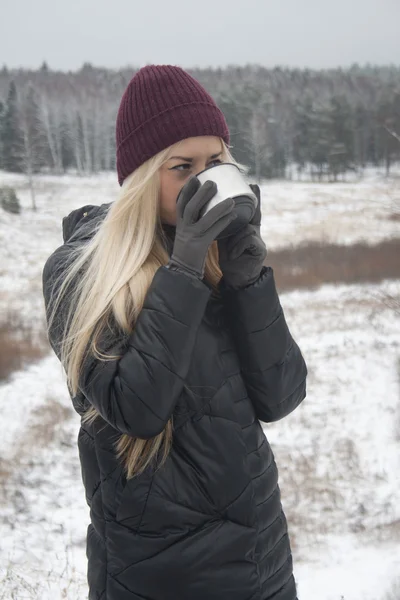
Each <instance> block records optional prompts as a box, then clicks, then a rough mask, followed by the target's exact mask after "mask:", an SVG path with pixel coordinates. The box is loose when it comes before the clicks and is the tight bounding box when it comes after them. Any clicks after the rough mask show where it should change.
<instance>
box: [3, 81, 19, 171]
mask: <svg viewBox="0 0 400 600" xmlns="http://www.w3.org/2000/svg"><path fill="white" fill-rule="evenodd" d="M2 146H3V168H4V169H5V170H6V171H13V172H14V173H22V172H23V170H24V162H23V156H24V146H23V137H22V133H21V129H20V126H19V114H18V105H17V88H16V86H15V83H14V81H11V83H10V87H9V90H8V96H7V102H6V108H5V113H4V118H3V127H2Z"/></svg>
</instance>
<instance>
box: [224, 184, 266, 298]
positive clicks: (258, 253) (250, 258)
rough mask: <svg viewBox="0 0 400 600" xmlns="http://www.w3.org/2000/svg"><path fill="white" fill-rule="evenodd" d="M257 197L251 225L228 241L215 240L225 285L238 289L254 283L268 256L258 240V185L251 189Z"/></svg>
mask: <svg viewBox="0 0 400 600" xmlns="http://www.w3.org/2000/svg"><path fill="white" fill-rule="evenodd" d="M250 187H251V189H252V190H253V192H254V193H255V195H256V196H257V208H256V212H255V213H254V216H253V218H252V220H251V221H250V223H249V224H248V225H246V226H245V227H243V228H242V229H240V230H239V231H238V232H237V233H236V234H234V235H233V236H230V237H228V238H224V239H221V240H218V252H219V265H220V268H221V271H222V274H223V278H224V281H225V283H226V284H227V285H229V286H230V287H234V288H241V287H245V286H247V285H250V284H251V283H254V282H255V281H257V279H258V277H259V276H260V273H261V269H262V267H263V263H264V260H265V258H266V256H267V248H266V246H265V243H264V241H263V239H262V238H261V234H260V228H261V194H260V188H259V186H258V185H250Z"/></svg>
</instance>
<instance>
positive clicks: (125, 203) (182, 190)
mask: <svg viewBox="0 0 400 600" xmlns="http://www.w3.org/2000/svg"><path fill="white" fill-rule="evenodd" d="M228 144H229V132H228V128H227V125H226V121H225V119H224V116H223V114H222V113H221V112H220V110H219V109H218V107H217V106H216V104H215V102H214V101H213V100H212V98H211V97H210V95H209V94H208V93H207V92H206V91H205V90H204V88H203V87H201V86H200V84H199V83H198V82H197V81H196V80H194V79H193V78H192V77H191V76H190V75H189V74H188V73H186V72H185V71H183V70H182V69H180V68H178V67H175V66H169V65H164V66H155V65H150V66H147V67H145V68H143V69H141V70H140V71H139V72H138V73H137V74H136V75H135V76H134V77H133V79H132V80H131V82H130V83H129V85H128V87H127V89H126V91H125V93H124V95H123V97H122V100H121V105H120V108H119V112H118V116H117V170H118V179H119V183H120V185H121V186H122V189H121V193H120V195H119V197H118V199H117V200H116V201H115V202H112V203H110V204H104V205H102V206H100V207H95V206H83V207H82V208H81V209H78V210H75V211H73V212H72V213H70V214H69V215H68V216H67V217H65V218H64V219H63V235H64V244H63V245H62V246H61V247H59V248H58V249H57V250H55V252H54V253H53V254H52V255H51V256H50V257H49V258H48V260H47V262H46V264H45V266H44V269H43V292H44V298H45V305H46V314H47V318H48V333H49V340H50V343H51V345H52V347H53V349H54V351H55V352H56V354H57V356H58V357H59V359H60V360H61V362H62V364H63V366H64V368H65V370H66V374H67V383H68V388H69V391H70V394H71V398H72V401H73V404H74V407H75V409H76V410H77V411H78V413H79V414H80V415H81V416H82V420H81V429H80V433H79V437H78V444H79V453H80V460H81V464H82V476H83V482H84V486H85V491H86V498H87V502H88V504H89V506H90V517H91V523H90V525H89V526H88V530H87V558H88V583H89V589H90V592H89V598H90V599H91V600H94V599H95V598H96V599H98V600H100V599H102V600H134V599H135V600H137V599H141V600H144V599H146V600H267V599H268V600H272V599H274V600H295V598H296V586H295V580H294V577H293V573H292V556H291V550H290V542H289V538H288V532H287V522H286V518H285V515H284V513H283V511H282V505H281V499H280V490H279V485H278V472H277V467H276V464H275V461H274V455H273V452H272V450H271V448H270V445H269V443H268V441H267V439H266V437H265V435H264V432H263V429H262V427H261V424H260V422H259V420H262V421H264V422H267V423H268V422H272V421H277V420H278V419H281V418H282V417H284V416H286V415H287V414H289V413H290V412H291V411H293V410H294V409H295V408H296V406H298V404H299V403H300V402H301V401H302V400H303V398H304V397H305V395H306V383H305V381H306V375H307V369H306V365H305V362H304V359H303V357H302V355H301V352H300V350H299V347H298V346H297V344H296V342H295V341H294V340H293V338H292V336H291V334H290V332H289V329H288V327H287V325H286V322H285V317H284V314H283V312H282V308H281V306H280V302H279V298H278V295H277V292H276V288H275V284H274V276H273V271H272V269H271V268H270V267H268V266H263V262H264V260H265V257H266V249H265V245H264V243H263V241H262V239H261V237H260V221H261V212H260V199H259V189H258V187H257V186H254V187H253V189H254V191H255V192H256V193H257V195H258V209H257V212H256V215H255V217H254V218H253V221H252V222H251V223H250V224H249V225H248V226H246V228H245V229H242V230H241V231H240V232H239V233H238V234H236V235H234V236H231V237H228V238H226V237H225V238H223V239H221V240H220V239H218V241H216V238H217V237H218V236H219V234H220V233H221V232H222V231H224V229H225V228H226V227H227V225H228V224H229V223H230V222H231V220H232V219H233V218H234V217H235V214H234V204H233V201H232V200H231V199H228V200H225V201H224V202H222V203H220V204H219V205H217V206H215V207H214V208H213V209H212V210H210V211H209V212H208V213H207V214H206V215H205V216H203V217H200V216H199V214H200V212H201V208H202V207H203V206H205V205H206V204H207V203H208V202H209V201H210V199H211V198H212V197H213V196H214V194H215V192H216V186H215V184H213V183H211V182H207V183H205V184H204V185H201V186H200V183H199V182H198V180H197V179H196V178H194V177H192V176H193V175H195V174H196V173H198V172H200V171H202V170H203V169H205V168H206V167H208V166H210V165H214V164H219V163H220V162H223V161H233V158H232V156H231V155H230V153H229V149H228ZM177 198H178V200H177Z"/></svg>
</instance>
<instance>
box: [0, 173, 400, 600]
mask: <svg viewBox="0 0 400 600" xmlns="http://www.w3.org/2000/svg"><path fill="white" fill-rule="evenodd" d="M5 183H10V184H12V185H15V186H16V188H17V191H18V194H19V196H20V198H21V201H22V204H23V206H24V207H25V208H26V210H24V211H23V212H22V214H21V215H20V216H13V215H9V214H7V213H5V212H4V211H1V210H0V238H1V240H2V244H1V247H0V251H1V253H2V254H1V257H0V309H1V310H3V309H6V308H9V307H11V308H12V309H13V310H15V311H17V312H18V313H21V314H22V316H23V320H24V321H26V323H27V324H32V325H33V326H36V327H37V328H40V327H42V326H43V324H44V315H43V304H42V297H41V270H42V268H43V264H44V261H45V260H46V258H47V257H48V255H49V254H50V253H51V251H52V250H53V249H54V248H56V247H57V246H58V245H59V244H60V243H61V218H62V217H63V216H64V215H65V214H67V213H68V212H69V211H71V210H73V209H74V208H77V207H78V206H82V205H84V204H90V203H93V204H101V203H103V202H110V201H111V200H113V199H114V198H115V197H116V194H117V193H118V185H117V184H116V182H115V176H114V175H109V174H105V175H100V176H97V177H93V178H89V177H88V178H78V177H72V176H68V177H64V178H61V177H51V176H48V177H40V179H39V181H38V182H37V188H38V191H37V205H38V212H37V213H32V212H31V211H30V210H28V207H29V197H28V192H27V189H26V186H25V183H24V180H23V178H22V177H19V176H14V175H9V174H4V173H0V185H3V184H5ZM262 193H263V235H264V238H265V240H266V242H267V245H268V247H269V248H278V247H283V246H287V245H289V244H293V245H296V244H299V243H301V242H303V241H304V240H325V241H333V242H338V243H347V244H350V243H354V242H356V241H360V240H364V241H368V242H369V243H376V242H379V241H381V240H382V239H386V238H389V237H393V236H396V237H400V223H399V221H395V220H391V219H390V218H389V217H390V215H391V214H392V213H393V212H395V209H394V205H396V203H397V207H398V206H399V196H400V179H396V178H392V179H389V180H385V179H384V178H382V177H379V176H376V174H374V173H372V172H370V173H369V174H367V177H365V179H364V180H363V181H361V182H359V183H347V184H346V183H338V184H333V185H329V184H311V183H305V182H302V183H289V182H269V183H266V184H265V185H264V186H263V187H262ZM3 240H4V241H3ZM388 297H391V298H397V300H398V302H399V301H400V281H390V280H387V281H383V282H381V283H379V284H374V285H371V284H362V285H324V286H322V287H321V288H320V289H318V290H316V291H308V290H301V291H292V292H290V293H285V294H281V302H282V305H283V307H284V310H285V313H286V317H287V320H288V322H289V326H290V328H291V330H292V333H293V335H294V337H295V339H296V340H297V341H298V343H299V345H300V347H301V349H302V351H303V354H304V356H305V358H306V361H307V365H308V369H309V377H308V390H307V398H306V399H305V400H304V402H303V403H302V405H301V406H300V407H299V408H298V409H297V410H296V411H294V413H292V414H291V415H289V416H288V417H286V418H285V419H283V420H281V421H278V422H277V423H274V424H268V425H265V431H266V434H267V436H268V438H269V440H270V442H271V445H272V448H273V450H274V453H275V456H276V460H277V464H278V468H279V472H280V487H281V492H282V502H283V505H284V508H285V511H286V514H287V517H288V523H289V533H290V534H291V540H292V548H293V556H294V572H295V577H296V580H297V584H298V595H299V600H398V598H399V597H400V581H399V580H396V575H397V577H398V576H399V575H400V485H399V484H400V479H399V475H400V452H399V451H400V315H399V314H398V313H397V314H396V312H395V311H394V310H393V308H392V307H391V306H390V302H388V301H387V298H388ZM0 419H1V422H2V425H3V427H2V436H1V439H0V456H1V460H0V498H2V502H3V505H2V520H1V525H0V539H1V543H0V545H1V562H0V599H2V600H3V599H4V600H6V599H7V600H8V599H11V598H18V600H20V599H21V600H23V599H25V598H29V599H35V600H36V599H37V600H39V599H40V600H61V599H64V598H66V599H68V600H82V599H83V598H84V597H85V595H86V593H87V591H86V580H85V578H86V556H85V536H86V527H87V524H88V522H89V515H88V507H87V505H86V503H85V500H84V492H83V485H82V482H81V478H80V465H79V459H78V452H77V446H76V436H77V433H78V429H79V418H78V416H77V415H76V414H75V413H74V412H73V410H72V408H71V406H70V400H69V396H68V393H67V390H66V386H65V378H64V375H63V372H62V369H61V366H60V364H59V362H58V360H57V358H56V357H55V356H54V354H53V353H52V352H50V351H49V354H48V356H46V357H45V358H44V359H42V360H41V361H39V362H37V363H36V364H33V365H30V366H28V367H27V368H25V369H24V370H22V371H18V372H15V373H14V374H13V375H12V376H11V378H10V380H9V381H8V382H6V383H5V384H3V385H2V386H1V387H0ZM394 586H397V591H396V592H391V590H392V588H394ZM390 593H391V595H390Z"/></svg>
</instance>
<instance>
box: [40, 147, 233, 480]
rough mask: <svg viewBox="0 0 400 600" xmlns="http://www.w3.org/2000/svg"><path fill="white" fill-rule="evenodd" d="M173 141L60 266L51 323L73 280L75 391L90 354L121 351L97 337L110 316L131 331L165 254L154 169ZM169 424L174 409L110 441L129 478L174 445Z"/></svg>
mask: <svg viewBox="0 0 400 600" xmlns="http://www.w3.org/2000/svg"><path fill="white" fill-rule="evenodd" d="M220 141H221V144H222V160H223V162H233V163H235V160H234V158H233V157H232V155H231V153H230V151H229V148H228V147H227V145H226V144H225V142H224V141H223V140H222V139H220ZM178 144H179V142H178ZM178 144H174V145H173V146H170V147H169V148H166V149H165V150H163V151H161V152H160V153H158V154H157V155H155V156H154V157H152V158H150V159H149V160H148V161H146V162H145V163H144V164H143V165H141V166H140V167H139V168H137V169H136V170H135V171H134V172H133V173H131V174H130V175H129V177H127V178H126V180H125V181H124V183H123V185H122V188H121V191H120V194H119V196H118V198H117V199H116V201H115V202H113V203H112V204H111V205H110V208H109V210H108V212H107V214H106V216H105V218H104V219H103V220H100V222H99V223H95V224H94V235H93V237H92V238H91V239H90V240H89V241H88V242H87V243H84V244H82V243H80V244H78V245H77V246H76V247H74V248H73V249H71V250H70V255H69V259H70V264H69V265H68V266H67V267H66V268H65V269H63V272H62V274H61V277H62V283H61V285H60V288H59V290H58V292H57V295H56V298H55V301H54V304H53V306H52V310H51V314H50V316H49V318H48V330H50V328H51V326H52V323H53V319H54V318H55V316H56V313H57V309H58V307H59V306H60V302H61V300H62V298H63V297H64V295H66V293H67V289H68V288H69V287H70V288H71V289H70V290H68V291H69V298H68V302H67V314H64V315H63V316H62V321H63V322H62V330H63V332H62V337H61V343H60V360H61V363H62V365H63V366H64V369H65V372H66V376H67V385H68V388H69V390H70V393H71V394H72V395H73V396H75V395H76V394H77V393H78V391H79V386H78V382H79V378H80V374H81V370H82V366H83V362H84V360H85V359H86V357H87V356H94V357H95V358H96V359H98V360H103V361H107V360H116V359H119V358H120V357H121V355H118V354H106V353H105V352H104V350H105V348H104V347H103V348H101V347H99V346H101V345H102V344H101V343H100V340H101V339H102V338H103V337H104V334H105V333H106V332H108V333H109V332H110V331H111V328H110V323H115V324H116V326H117V329H118V331H119V334H120V336H121V337H122V338H123V337H124V336H129V335H130V334H131V333H132V332H133V330H134V326H135V322H136V320H137V318H138V315H139V314H140V311H141V310H142V307H143V303H144V300H145V296H146V293H147V290H148V288H149V286H150V284H151V282H152V279H153V277H154V275H155V273H156V271H157V270H158V268H159V267H160V266H162V265H166V264H167V263H168V261H169V255H168V253H167V250H166V249H165V246H164V244H163V241H162V235H163V230H162V227H161V220H160V210H159V192H160V179H159V169H160V167H161V166H162V165H163V164H164V163H165V162H166V160H168V157H169V156H170V153H171V151H172V150H173V149H174V148H176V146H177V145H178ZM235 164H236V163H235ZM160 233H161V235H160ZM221 276H222V274H221V271H220V268H219V263H218V246H217V243H216V242H213V244H211V246H210V248H209V250H208V253H207V257H206V262H205V279H206V280H207V281H208V282H209V283H210V284H211V285H212V286H213V287H214V288H216V286H217V285H218V282H219V280H220V278H221ZM60 279H61V278H60ZM72 283H73V285H71V284H72ZM113 335H114V340H113V341H114V344H111V346H112V345H113V346H114V348H115V346H116V345H117V342H118V340H119V337H118V335H116V334H115V332H114V334H113ZM109 349H110V348H109ZM98 416H99V412H98V411H97V410H96V408H95V407H94V406H91V407H90V408H89V409H88V410H87V411H86V412H85V413H84V414H83V416H82V423H93V421H94V420H95V419H96V418H97V417H98ZM172 432H173V417H171V418H170V419H169V421H168V422H167V424H166V426H165V428H164V430H163V431H162V432H161V433H160V434H158V435H157V436H155V437H154V438H151V439H147V440H145V439H140V438H134V437H131V436H129V435H127V434H121V435H120V437H119V439H118V441H117V442H115V448H116V455H117V458H119V459H121V461H122V463H123V466H124V469H125V473H126V477H127V479H130V478H131V477H133V476H135V475H137V474H140V473H141V472H142V471H143V470H144V469H145V468H146V467H147V466H148V465H149V464H150V463H151V462H152V461H153V460H154V459H155V458H156V457H157V456H158V454H159V452H160V453H161V462H160V465H159V466H161V465H162V464H163V463H164V461H165V459H166V458H167V456H168V453H169V451H170V448H171V443H172Z"/></svg>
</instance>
